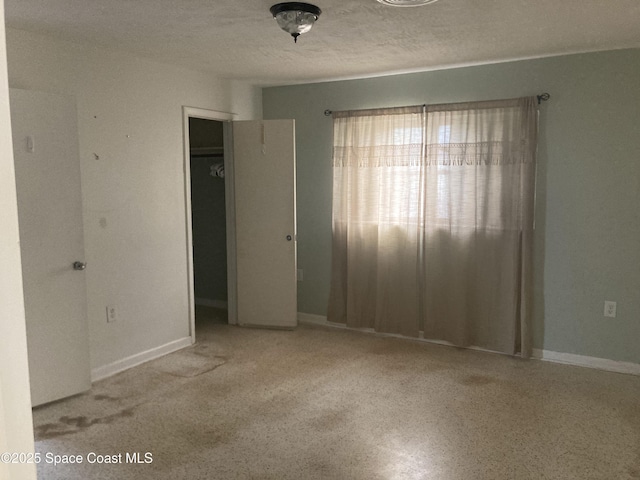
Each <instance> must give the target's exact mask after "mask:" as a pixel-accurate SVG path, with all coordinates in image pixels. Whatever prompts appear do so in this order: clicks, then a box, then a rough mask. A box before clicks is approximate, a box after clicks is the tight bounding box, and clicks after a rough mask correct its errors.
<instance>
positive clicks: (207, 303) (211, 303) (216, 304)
mask: <svg viewBox="0 0 640 480" xmlns="http://www.w3.org/2000/svg"><path fill="white" fill-rule="evenodd" d="M196 305H202V306H203V307H213V308H221V309H223V310H226V309H227V308H228V306H229V304H228V302H226V301H224V300H210V299H208V298H198V297H196Z"/></svg>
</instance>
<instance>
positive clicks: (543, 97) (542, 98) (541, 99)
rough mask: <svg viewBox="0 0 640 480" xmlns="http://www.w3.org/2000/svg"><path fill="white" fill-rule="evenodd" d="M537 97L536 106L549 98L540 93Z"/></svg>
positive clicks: (549, 96)
mask: <svg viewBox="0 0 640 480" xmlns="http://www.w3.org/2000/svg"><path fill="white" fill-rule="evenodd" d="M537 97H538V105H540V104H541V103H542V102H546V101H547V100H549V99H550V98H551V95H549V94H548V93H546V92H545V93H541V94H540V95H538V96H537Z"/></svg>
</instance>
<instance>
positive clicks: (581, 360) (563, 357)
mask: <svg viewBox="0 0 640 480" xmlns="http://www.w3.org/2000/svg"><path fill="white" fill-rule="evenodd" d="M298 322H300V323H307V324H312V325H324V326H325V327H333V328H343V329H349V330H355V331H361V332H364V333H376V332H375V330H373V329H372V328H349V327H347V326H346V325H344V324H342V323H331V322H329V321H327V317H325V316H322V315H314V314H311V313H301V312H298ZM381 335H383V336H389V337H402V335H388V334H381ZM402 338H407V339H408V340H413V341H416V340H419V341H424V342H428V343H436V344H438V345H452V344H451V343H449V342H444V341H439V340H427V339H423V338H410V337H402ZM469 348H470V349H472V350H483V349H481V348H478V347H469ZM484 351H487V350H484ZM490 353H499V352H490ZM532 358H534V359H536V360H544V361H547V362H554V363H563V364H566V365H575V366H579V367H587V368H593V369H596V370H604V371H607V372H616V373H626V374H630V375H639V376H640V364H637V363H630V362H618V361H616V360H608V359H606V358H596V357H587V356H584V355H575V354H572V353H562V352H551V351H549V350H540V349H537V348H534V349H533V352H532Z"/></svg>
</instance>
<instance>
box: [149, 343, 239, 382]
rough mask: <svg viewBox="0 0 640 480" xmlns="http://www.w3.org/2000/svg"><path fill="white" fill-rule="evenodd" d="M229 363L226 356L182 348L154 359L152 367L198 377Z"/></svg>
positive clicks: (169, 372)
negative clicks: (205, 353)
mask: <svg viewBox="0 0 640 480" xmlns="http://www.w3.org/2000/svg"><path fill="white" fill-rule="evenodd" d="M225 363H227V359H226V358H225V357H220V356H208V355H202V354H200V353H198V352H197V351H194V350H193V349H190V350H181V351H178V352H175V353H172V354H170V355H165V356H164V357H162V358H159V359H157V360H154V361H153V363H152V364H151V366H152V368H153V369H154V370H156V371H158V372H162V373H168V374H169V375H174V376H176V377H186V378H190V377H197V376H198V375H202V374H203V373H207V372H210V371H212V370H215V369H216V368H218V367H220V366H222V365H224V364H225Z"/></svg>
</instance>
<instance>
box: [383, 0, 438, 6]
mask: <svg viewBox="0 0 640 480" xmlns="http://www.w3.org/2000/svg"><path fill="white" fill-rule="evenodd" d="M437 1H438V0H378V2H380V3H381V4H383V5H388V6H390V7H420V6H422V5H429V4H430V3H435V2H437Z"/></svg>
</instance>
